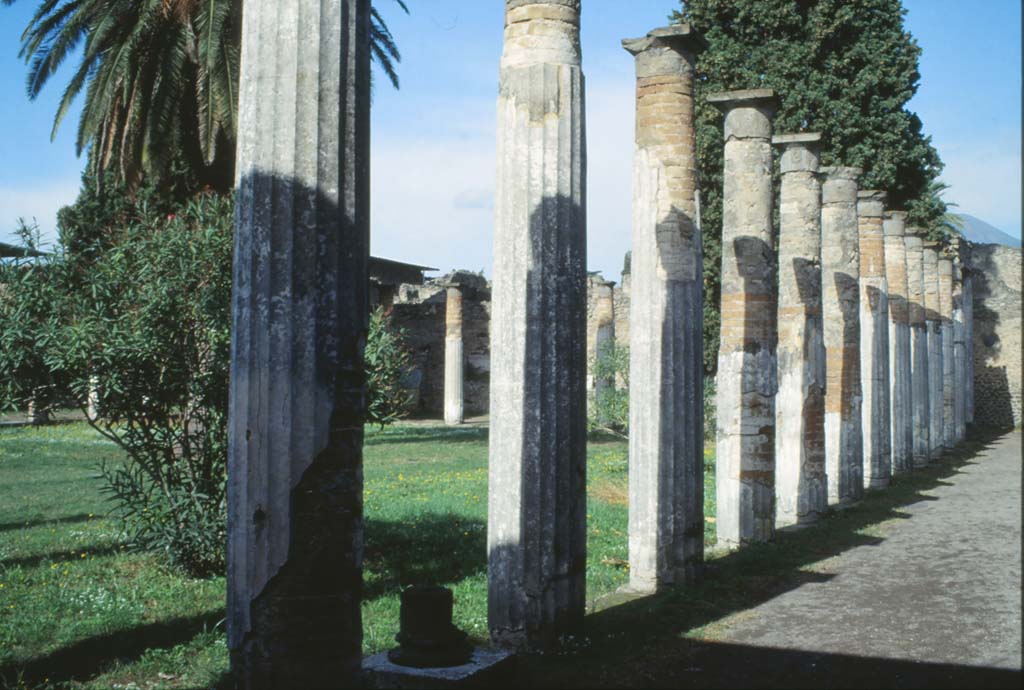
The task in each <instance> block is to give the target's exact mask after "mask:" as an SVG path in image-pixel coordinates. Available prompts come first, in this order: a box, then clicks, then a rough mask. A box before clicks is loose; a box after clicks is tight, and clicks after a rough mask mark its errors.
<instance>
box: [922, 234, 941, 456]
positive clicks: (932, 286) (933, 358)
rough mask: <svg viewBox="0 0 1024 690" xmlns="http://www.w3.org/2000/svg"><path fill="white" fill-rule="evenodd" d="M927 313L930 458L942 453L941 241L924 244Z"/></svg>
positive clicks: (925, 313)
mask: <svg viewBox="0 0 1024 690" xmlns="http://www.w3.org/2000/svg"><path fill="white" fill-rule="evenodd" d="M924 310H925V311H924V315H925V321H926V322H927V326H928V442H929V448H930V451H931V453H930V459H931V460H936V459H938V457H939V456H940V455H942V438H943V427H942V353H943V348H942V326H941V323H940V317H939V254H938V243H937V242H930V241H929V242H925V243H924Z"/></svg>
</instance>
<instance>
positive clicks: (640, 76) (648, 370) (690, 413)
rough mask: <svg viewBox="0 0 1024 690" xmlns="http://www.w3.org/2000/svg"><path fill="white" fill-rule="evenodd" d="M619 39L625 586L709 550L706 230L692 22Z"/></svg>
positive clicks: (693, 570)
mask: <svg viewBox="0 0 1024 690" xmlns="http://www.w3.org/2000/svg"><path fill="white" fill-rule="evenodd" d="M622 45H623V47H624V48H625V49H626V50H628V51H629V52H630V53H631V54H632V55H633V56H634V57H635V58H636V79H637V91H636V152H635V154H634V157H633V248H632V262H631V275H632V281H633V284H632V291H633V298H632V302H631V309H630V324H629V332H630V343H629V359H630V362H629V370H630V378H629V583H630V587H631V588H632V589H634V590H637V591H643V592H653V591H655V590H657V589H658V587H660V586H663V585H671V584H674V583H682V582H684V581H687V580H691V581H692V580H693V579H694V578H695V576H696V575H697V573H698V572H699V568H700V566H701V563H702V562H703V558H704V471H703V470H704V454H703V447H704V413H703V399H702V398H703V396H702V390H703V345H702V322H703V309H702V297H703V293H702V286H701V238H700V230H699V228H698V226H697V223H696V213H697V208H696V197H695V190H696V188H697V176H698V168H697V145H696V140H695V138H694V127H693V124H694V120H693V118H694V104H693V77H694V63H695V62H696V55H697V54H698V53H699V52H700V51H701V50H703V48H704V47H705V45H706V43H705V41H704V39H703V37H702V36H700V34H697V33H695V32H693V31H692V30H691V29H690V27H689V26H688V25H686V24H681V25H677V26H671V27H667V28H663V29H656V30H654V31H652V32H651V33H649V34H647V36H646V37H644V38H638V39H633V40H626V41H623V42H622Z"/></svg>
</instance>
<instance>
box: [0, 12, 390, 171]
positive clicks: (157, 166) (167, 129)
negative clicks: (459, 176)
mask: <svg viewBox="0 0 1024 690" xmlns="http://www.w3.org/2000/svg"><path fill="white" fill-rule="evenodd" d="M15 1H16V0H2V2H3V4H5V5H11V4H13V3H14V2H15ZM395 2H397V3H398V5H399V6H400V7H401V8H402V9H403V10H405V11H406V12H408V8H407V7H406V5H405V2H404V0H395ZM241 14H242V2H241V0H40V2H39V7H38V9H37V10H36V12H35V14H34V15H33V17H32V19H31V20H30V21H29V24H28V26H27V27H26V28H25V31H24V33H23V34H22V46H21V57H23V58H24V59H25V60H26V62H28V64H29V73H28V81H27V91H28V95H29V98H35V97H36V96H38V95H39V93H40V92H41V91H42V89H43V87H44V86H45V85H46V84H47V82H48V81H49V80H50V79H51V78H52V77H53V75H54V73H55V72H56V71H57V68H58V67H59V66H60V65H61V64H62V63H63V62H64V61H65V60H66V59H67V58H69V57H71V56H73V55H75V54H76V51H77V50H78V49H79V48H80V47H81V48H82V52H81V59H80V60H79V63H78V67H77V68H76V70H75V73H74V75H73V76H72V77H71V80H70V81H69V82H68V84H67V86H66V87H65V90H64V95H63V97H62V99H61V102H60V105H59V107H58V109H57V114H56V117H55V118H54V123H53V133H54V134H56V131H57V128H58V127H59V126H60V124H61V121H62V120H63V119H64V117H65V116H66V115H67V113H68V111H69V109H70V108H71V105H72V103H74V101H75V99H76V98H77V97H78V96H79V95H81V94H82V92H83V90H84V91H85V100H84V108H83V110H82V116H81V118H80V120H79V123H78V136H77V139H76V146H77V148H78V153H79V155H81V154H82V153H85V152H87V153H88V157H89V173H90V174H91V175H93V176H94V177H95V178H96V179H97V180H103V179H106V175H107V173H113V175H114V177H115V179H116V180H117V181H119V182H122V183H125V184H127V185H128V186H129V187H130V188H134V187H135V186H137V185H138V183H139V182H140V181H141V179H142V178H143V177H150V178H156V179H157V180H161V181H162V180H166V179H167V178H169V176H170V172H171V170H172V168H174V167H175V164H176V165H177V168H178V169H177V170H176V172H181V171H182V167H183V168H184V170H185V171H186V173H187V174H188V175H189V176H190V177H191V178H192V179H193V180H194V181H195V182H196V184H197V185H199V186H200V187H203V186H209V187H212V188H213V189H217V190H221V191H225V190H227V189H230V188H231V185H232V184H233V182H234V159H235V126H236V121H237V117H238V62H239V55H240V42H241V33H240V21H241ZM371 21H372V26H371V40H372V41H373V45H372V55H373V58H374V60H375V61H376V62H377V64H378V65H379V66H380V67H381V69H382V70H383V71H384V73H385V75H386V76H387V77H388V79H389V80H390V81H391V83H392V84H393V85H394V86H395V87H396V88H397V87H398V76H397V74H396V72H395V63H397V62H398V61H400V60H401V56H400V54H399V52H398V47H397V46H396V45H395V41H394V38H393V37H392V35H391V33H390V31H389V30H388V27H387V24H385V23H384V20H383V18H382V17H381V15H380V13H379V12H378V11H377V9H376V8H374V9H373V12H372V18H371Z"/></svg>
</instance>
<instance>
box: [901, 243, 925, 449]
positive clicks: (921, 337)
mask: <svg viewBox="0 0 1024 690" xmlns="http://www.w3.org/2000/svg"><path fill="white" fill-rule="evenodd" d="M922 235H924V230H923V229H922V228H916V227H912V228H908V229H907V236H906V238H905V239H904V246H905V247H906V251H907V306H908V316H909V319H910V382H911V389H912V390H911V396H910V402H911V408H912V410H911V428H912V434H911V436H912V445H911V451H912V452H911V458H912V463H911V464H912V466H913V467H915V468H921V467H925V466H926V465H927V464H928V457H929V449H930V447H931V445H930V443H931V442H930V440H929V429H928V415H929V409H928V325H927V321H926V320H925V304H924V299H925V297H924V249H923V247H922V244H921V236H922Z"/></svg>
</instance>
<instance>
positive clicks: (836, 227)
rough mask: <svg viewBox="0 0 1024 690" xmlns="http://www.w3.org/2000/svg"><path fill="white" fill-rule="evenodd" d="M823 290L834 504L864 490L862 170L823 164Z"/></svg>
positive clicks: (831, 500) (829, 468)
mask: <svg viewBox="0 0 1024 690" xmlns="http://www.w3.org/2000/svg"><path fill="white" fill-rule="evenodd" d="M822 173H823V174H824V175H825V180H824V182H823V184H822V187H821V194H822V199H821V200H822V206H821V290H822V305H821V306H822V323H823V334H824V342H825V377H826V386H825V475H826V477H827V479H828V502H829V504H839V503H847V502H849V501H854V500H857V499H859V498H860V497H861V496H862V495H863V493H864V457H863V452H864V449H863V439H862V434H861V422H862V420H861V390H860V287H859V285H860V282H859V281H860V247H859V241H858V235H857V177H858V176H859V175H860V174H861V170H860V168H848V167H830V168H822Z"/></svg>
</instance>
